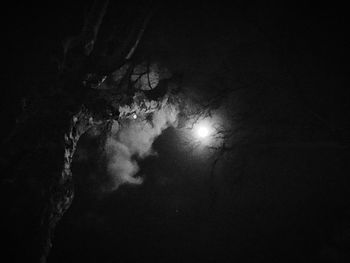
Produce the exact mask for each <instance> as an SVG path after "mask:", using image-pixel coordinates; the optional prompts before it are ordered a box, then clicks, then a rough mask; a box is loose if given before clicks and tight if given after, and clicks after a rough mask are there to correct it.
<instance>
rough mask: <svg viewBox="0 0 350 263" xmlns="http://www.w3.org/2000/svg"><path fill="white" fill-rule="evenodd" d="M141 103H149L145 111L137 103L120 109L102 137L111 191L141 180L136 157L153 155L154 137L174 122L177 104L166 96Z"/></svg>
mask: <svg viewBox="0 0 350 263" xmlns="http://www.w3.org/2000/svg"><path fill="white" fill-rule="evenodd" d="M145 104H147V105H149V106H150V107H149V109H148V110H147V108H146V110H145V107H144V105H141V106H138V105H137V104H135V105H132V107H129V108H123V110H124V111H123V112H121V115H122V116H123V118H121V120H120V122H115V123H114V124H113V127H112V133H111V136H110V137H109V138H108V139H107V140H106V145H105V151H106V154H107V161H108V164H107V171H108V173H109V175H110V176H111V177H112V179H113V185H112V186H111V189H113V190H115V189H117V188H118V187H119V186H120V185H121V184H124V183H130V184H140V183H142V181H143V179H142V178H141V177H135V175H136V174H137V172H138V171H139V166H138V164H137V159H139V158H141V159H142V158H146V157H147V156H150V155H152V154H155V151H154V150H153V148H152V144H153V142H154V141H155V139H156V138H157V137H158V136H159V135H160V134H161V133H162V131H163V130H164V129H166V128H168V127H169V126H174V125H176V122H177V115H178V107H177V106H176V105H175V104H174V103H171V102H169V101H168V100H167V99H166V100H165V101H162V102H160V103H156V102H151V101H148V102H146V103H145ZM135 116H137V118H135Z"/></svg>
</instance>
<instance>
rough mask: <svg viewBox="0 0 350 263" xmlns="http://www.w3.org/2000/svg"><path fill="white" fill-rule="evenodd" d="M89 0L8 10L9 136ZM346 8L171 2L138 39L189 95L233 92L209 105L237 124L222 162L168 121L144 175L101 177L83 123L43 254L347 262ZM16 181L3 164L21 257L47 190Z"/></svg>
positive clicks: (11, 251) (14, 252) (14, 255)
mask: <svg viewBox="0 0 350 263" xmlns="http://www.w3.org/2000/svg"><path fill="white" fill-rule="evenodd" d="M88 2H89V1H88ZM84 3H85V2H82V1H80V3H79V2H78V1H76V2H75V3H69V2H68V1H67V2H64V1H63V2H55V3H46V4H44V5H35V6H32V5H31V4H30V3H26V4H24V5H20V4H18V5H15V6H11V7H9V8H8V9H7V10H3V14H5V15H2V18H1V19H2V25H3V26H4V27H3V38H2V42H3V43H2V45H4V47H3V48H2V51H3V59H2V62H3V65H4V66H5V70H3V71H2V73H1V78H2V81H1V82H2V83H3V84H2V91H3V92H2V96H1V105H2V107H1V118H2V124H3V125H2V126H3V129H2V136H3V137H4V138H5V137H6V135H7V134H8V133H9V131H10V130H11V127H12V126H14V125H15V119H16V116H17V114H18V112H19V108H20V105H21V98H22V97H23V96H30V94H31V93H38V92H39V93H40V90H42V89H45V88H47V87H46V86H44V85H43V84H42V83H46V82H45V81H47V80H48V79H50V78H52V77H53V76H54V72H55V59H54V55H52V54H55V53H57V52H60V48H61V41H62V39H63V38H64V37H66V36H67V35H72V34H74V33H76V32H78V31H79V30H80V27H81V23H82V20H83V14H84V6H85V5H84ZM118 5H119V4H118V3H113V4H112V6H111V8H110V9H109V11H108V12H107V15H106V21H105V26H106V27H108V26H110V24H112V23H113V21H115V20H113V16H114V14H115V16H122V15H124V16H126V17H128V18H129V19H131V17H132V14H133V13H136V14H137V12H138V11H137V10H138V8H140V6H142V4H139V3H138V2H137V1H128V3H120V5H119V8H117V6H118ZM123 8H125V9H126V10H128V11H127V12H126V14H125V13H124V14H123V11H122V10H123ZM134 11H135V12H134ZM113 12H115V13H113ZM345 18H346V11H345V6H344V5H340V3H339V2H334V1H333V2H328V3H327V4H321V3H317V4H316V3H315V4H311V3H310V4H306V3H304V2H300V3H299V2H295V1H293V2H290V3H282V2H280V3H278V4H277V3H273V2H268V3H265V2H264V1H260V2H259V3H253V2H252V3H248V2H246V1H233V3H232V5H230V6H229V5H227V6H225V5H222V4H220V3H211V4H204V2H203V3H201V4H193V5H191V4H189V3H185V2H183V3H180V2H178V1H174V2H173V3H169V4H165V3H163V4H160V5H159V7H158V9H157V11H156V13H155V14H154V17H153V18H152V20H151V22H150V24H149V25H148V28H147V30H146V32H145V35H144V37H143V39H142V41H141V43H140V46H139V50H138V52H139V53H140V54H142V55H145V56H146V57H149V58H152V60H154V61H157V62H159V63H160V64H161V65H162V66H164V67H166V68H167V69H168V70H169V71H170V72H172V73H173V74H178V75H179V76H181V77H180V78H181V84H179V86H181V92H183V93H184V94H185V96H187V97H191V96H193V97H195V98H199V100H202V101H205V100H206V99H208V98H210V97H211V96H213V94H215V92H216V91H218V92H220V91H221V90H224V92H223V93H221V94H220V97H221V98H222V101H223V102H222V105H221V108H220V110H219V111H218V112H215V113H213V116H212V119H220V121H221V122H223V123H224V124H226V125H227V126H226V127H228V128H229V129H232V136H233V137H232V138H231V139H230V140H228V141H227V143H228V146H230V147H231V148H230V150H228V151H226V152H225V153H224V154H222V155H221V156H220V158H219V160H218V161H217V163H216V165H215V169H214V171H212V168H213V163H214V161H215V160H216V158H217V156H218V150H213V149H210V147H207V146H206V145H199V146H198V145H197V146H193V145H192V141H193V140H195V138H192V137H191V135H189V134H188V132H187V134H186V131H185V132H184V130H183V129H182V128H181V127H169V128H167V129H165V130H164V131H163V132H162V134H161V135H160V136H159V137H157V139H156V140H155V141H154V143H153V149H154V151H155V152H157V154H154V155H151V156H148V157H146V158H144V159H142V160H138V164H139V166H140V171H139V172H138V174H137V175H138V176H142V177H143V178H144V182H143V183H142V184H140V185H128V184H125V185H121V186H120V187H119V188H117V189H116V190H113V191H103V190H101V189H104V187H106V186H108V184H110V178H109V177H108V174H106V171H104V170H103V168H101V167H103V164H101V162H102V161H101V158H100V157H99V137H98V136H97V137H94V136H90V135H89V134H87V135H84V136H83V137H82V138H81V140H80V141H79V144H78V150H77V153H76V156H75V160H74V162H73V168H72V170H73V174H74V182H75V190H76V194H75V199H74V201H73V204H72V206H71V208H70V209H69V210H68V212H67V213H66V214H65V215H64V217H63V219H62V220H61V222H60V223H59V224H58V226H57V229H56V233H55V237H54V240H53V248H52V251H51V254H50V256H49V260H48V262H49V263H59V262H65V263H67V262H86V263H87V262H148V261H150V262H262V261H263V260H268V261H270V262H345V261H347V260H349V259H350V254H349V251H350V203H349V200H350V199H349V197H350V196H349V190H348V189H349V186H350V179H349V176H348V174H350V173H349V165H348V160H349V158H348V153H349V138H350V133H349V128H350V125H349V113H350V111H349V110H350V108H349V101H350V100H349V96H347V93H346V89H345V75H346V74H348V71H349V70H348V67H347V65H348V61H347V60H346V41H345V39H346V35H347V34H346V33H347V28H346V19H345ZM108 23H110V24H108ZM103 26H104V24H102V26H101V27H102V28H103ZM235 89H237V91H233V90H235ZM224 98H225V100H224ZM190 106H191V105H190ZM7 127H8V128H7ZM24 141H26V139H24ZM5 155H6V153H5ZM29 177H30V175H29ZM20 180H22V181H20V182H18V180H15V181H13V180H11V175H7V176H4V179H2V183H1V189H2V190H1V198H2V201H1V203H2V205H4V207H5V209H4V210H5V213H4V214H5V216H4V218H5V222H4V223H3V224H2V225H3V231H4V232H6V234H5V235H4V240H5V242H6V243H7V244H8V245H7V246H5V250H6V251H7V252H6V253H5V254H4V255H6V257H7V256H8V257H9V258H11V260H9V261H6V260H5V261H3V260H1V261H3V262H24V260H25V258H26V253H29V252H28V250H30V244H29V243H30V241H28V240H30V238H29V236H30V235H31V234H32V233H33V232H34V231H35V230H33V229H30V227H31V223H30V221H31V220H37V219H36V217H35V212H32V211H30V207H31V205H30V204H31V202H36V200H35V199H34V198H33V199H30V198H31V197H27V195H26V194H27V192H25V191H22V190H21V189H27V188H30V187H31V186H27V184H36V182H35V180H31V179H30V178H24V179H23V178H22V179H20ZM18 185H19V186H18ZM30 196H31V195H30ZM7 215H9V216H7ZM26 215H28V217H27V218H26ZM7 218H9V219H7ZM28 222H29V223H28Z"/></svg>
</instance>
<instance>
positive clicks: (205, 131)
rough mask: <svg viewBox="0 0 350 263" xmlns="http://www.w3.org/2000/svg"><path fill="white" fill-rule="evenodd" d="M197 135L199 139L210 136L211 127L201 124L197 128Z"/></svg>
mask: <svg viewBox="0 0 350 263" xmlns="http://www.w3.org/2000/svg"><path fill="white" fill-rule="evenodd" d="M196 135H197V137H198V138H199V139H204V138H206V137H208V136H209V128H208V127H206V126H204V125H202V126H199V127H198V128H197V130H196Z"/></svg>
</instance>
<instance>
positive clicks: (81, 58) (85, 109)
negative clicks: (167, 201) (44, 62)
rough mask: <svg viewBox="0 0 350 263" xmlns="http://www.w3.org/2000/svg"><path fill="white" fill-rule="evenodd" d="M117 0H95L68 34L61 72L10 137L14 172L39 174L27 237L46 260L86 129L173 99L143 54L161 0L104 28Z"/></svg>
mask: <svg viewBox="0 0 350 263" xmlns="http://www.w3.org/2000/svg"><path fill="white" fill-rule="evenodd" d="M110 6H111V5H110V4H109V1H108V0H106V1H95V2H94V4H93V5H92V6H91V7H90V8H89V11H88V12H87V13H86V15H85V21H84V23H83V26H82V29H81V31H80V33H79V34H78V35H76V36H72V37H68V38H66V39H65V40H64V41H63V55H62V57H61V58H60V59H57V72H56V74H55V76H53V77H52V78H49V79H48V80H46V81H44V82H43V83H41V85H47V88H46V90H44V92H42V91H40V92H38V93H36V94H35V93H32V94H29V96H28V97H23V98H22V107H21V110H22V111H21V113H20V114H19V116H18V117H17V121H16V125H15V126H14V128H13V130H12V131H11V132H9V133H8V136H7V137H6V138H5V139H4V140H3V145H4V146H5V149H7V150H8V151H7V153H8V154H5V155H4V156H3V157H2V161H3V167H4V168H5V169H6V171H7V173H8V180H9V181H12V180H18V181H21V180H28V178H35V179H34V180H35V181H36V186H35V187H34V188H33V189H32V190H30V191H29V192H30V194H33V195H35V196H36V200H37V204H35V205H33V207H34V208H35V209H34V212H33V211H32V213H33V214H34V215H35V214H37V215H38V216H34V221H35V222H33V223H32V225H30V227H31V228H32V229H33V230H32V231H33V232H32V233H31V234H32V236H31V237H28V240H27V242H33V236H34V240H35V242H34V243H32V245H29V247H30V248H29V249H28V250H29V251H30V254H31V255H30V256H31V257H32V259H33V260H35V261H36V260H37V259H38V258H40V262H46V261H47V257H48V255H49V252H50V249H51V246H52V245H51V243H52V239H53V233H54V231H55V227H56V225H57V223H58V222H59V220H60V219H61V218H62V216H63V215H64V213H65V212H66V211H67V209H69V207H70V205H71V203H72V201H73V198H74V186H73V174H72V171H71V165H72V161H73V158H74V154H75V151H76V147H77V143H78V141H79V139H80V137H81V136H82V135H83V134H84V133H86V132H87V131H88V130H89V129H91V128H93V127H99V128H101V127H102V128H101V129H102V130H103V132H104V133H105V134H108V133H109V131H110V129H111V127H112V124H113V122H114V121H116V122H118V121H119V120H121V119H125V118H131V117H132V116H133V114H135V107H136V108H138V109H140V108H142V110H143V113H145V114H147V113H151V112H152V111H154V110H155V109H156V108H157V107H160V106H161V104H162V103H164V102H165V103H167V102H169V103H170V100H169V98H170V96H171V95H169V94H170V93H169V92H168V90H167V88H168V87H167V85H166V81H165V82H164V81H163V80H161V77H160V76H159V74H158V73H157V67H156V66H154V64H152V63H151V62H150V61H149V60H146V59H145V58H144V57H143V56H142V55H140V54H139V55H137V54H136V53H137V52H136V51H137V48H138V46H139V44H140V42H141V40H142V37H143V35H144V33H145V30H146V28H147V25H148V23H149V21H150V19H151V17H152V15H153V12H154V6H152V5H151V6H150V7H145V6H142V5H140V6H138V7H132V9H133V10H131V11H132V12H133V13H134V17H135V19H134V21H130V20H128V19H126V18H125V17H123V18H122V19H116V20H115V21H114V24H112V25H110V24H107V25H106V27H107V28H106V29H101V26H102V25H103V24H102V22H103V20H104V18H105V17H106V14H107V10H108V8H109V7H110ZM112 8H113V7H112ZM108 26H109V27H110V28H108ZM150 102H153V103H150ZM24 140H25V141H24ZM5 152H6V151H5ZM23 178H27V179H23ZM36 191H39V192H40V193H35V192H36ZM28 198H29V197H28ZM30 198H32V197H30ZM34 200H35V199H34ZM31 246H32V247H31Z"/></svg>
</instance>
